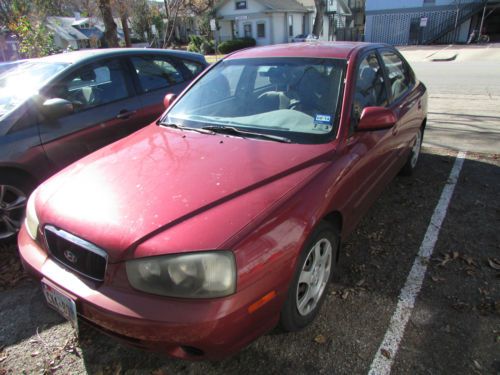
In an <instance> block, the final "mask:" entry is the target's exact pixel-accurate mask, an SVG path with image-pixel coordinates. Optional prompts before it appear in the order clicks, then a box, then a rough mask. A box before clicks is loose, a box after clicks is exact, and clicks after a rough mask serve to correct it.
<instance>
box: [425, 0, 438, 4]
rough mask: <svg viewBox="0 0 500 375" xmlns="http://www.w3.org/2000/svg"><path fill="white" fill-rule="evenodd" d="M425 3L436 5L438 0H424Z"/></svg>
mask: <svg viewBox="0 0 500 375" xmlns="http://www.w3.org/2000/svg"><path fill="white" fill-rule="evenodd" d="M424 5H436V0H424Z"/></svg>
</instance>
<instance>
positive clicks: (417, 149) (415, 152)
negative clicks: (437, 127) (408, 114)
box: [410, 130, 422, 169]
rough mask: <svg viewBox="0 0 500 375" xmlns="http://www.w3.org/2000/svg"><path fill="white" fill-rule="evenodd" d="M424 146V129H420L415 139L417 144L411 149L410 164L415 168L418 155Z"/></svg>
mask: <svg viewBox="0 0 500 375" xmlns="http://www.w3.org/2000/svg"><path fill="white" fill-rule="evenodd" d="M421 147H422V130H419V131H418V133H417V139H415V144H414V145H413V148H412V149H411V159H410V165H411V167H412V169H413V168H415V167H416V165H417V161H418V157H419V155H420V148H421Z"/></svg>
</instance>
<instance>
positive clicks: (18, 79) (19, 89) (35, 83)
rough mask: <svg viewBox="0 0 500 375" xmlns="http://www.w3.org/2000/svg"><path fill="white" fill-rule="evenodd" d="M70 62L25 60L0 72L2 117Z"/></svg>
mask: <svg viewBox="0 0 500 375" xmlns="http://www.w3.org/2000/svg"><path fill="white" fill-rule="evenodd" d="M67 65H68V64H61V63H45V62H39V61H37V62H24V63H21V64H19V66H17V67H16V68H14V69H10V70H8V71H6V72H4V73H2V74H0V119H1V118H2V117H3V116H4V115H5V114H6V113H7V112H9V111H10V110H12V109H14V108H15V107H16V106H17V105H18V104H20V103H21V102H22V101H23V100H24V99H26V98H28V97H30V96H32V95H33V94H36V93H37V91H38V89H39V88H40V87H41V86H42V84H43V83H44V82H45V81H47V80H48V79H49V78H51V77H52V76H54V75H55V74H56V73H57V72H59V71H61V70H62V69H64V67H65V66H67Z"/></svg>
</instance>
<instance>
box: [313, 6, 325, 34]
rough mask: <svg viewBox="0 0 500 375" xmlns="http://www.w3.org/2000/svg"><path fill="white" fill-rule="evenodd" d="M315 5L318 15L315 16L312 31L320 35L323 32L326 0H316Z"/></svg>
mask: <svg viewBox="0 0 500 375" xmlns="http://www.w3.org/2000/svg"><path fill="white" fill-rule="evenodd" d="M314 5H315V6H316V17H314V26H313V30H312V33H313V34H314V35H316V36H320V35H321V34H323V18H324V16H325V10H326V1H325V0H314Z"/></svg>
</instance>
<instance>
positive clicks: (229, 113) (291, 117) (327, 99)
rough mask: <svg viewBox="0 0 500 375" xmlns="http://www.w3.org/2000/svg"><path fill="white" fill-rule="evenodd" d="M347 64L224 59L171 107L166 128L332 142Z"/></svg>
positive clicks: (274, 59)
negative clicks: (220, 129)
mask: <svg viewBox="0 0 500 375" xmlns="http://www.w3.org/2000/svg"><path fill="white" fill-rule="evenodd" d="M344 69H345V61H344V60H334V59H319V58H259V59H240V60H227V61H226V60H224V61H222V62H221V63H219V64H218V65H217V66H215V67H214V68H213V69H212V70H210V71H209V72H208V73H207V74H206V75H205V76H204V77H202V79H201V80H200V81H198V82H197V83H196V84H195V85H194V86H193V87H192V88H191V89H190V90H189V91H188V92H187V93H186V94H185V95H184V96H183V97H182V98H181V99H180V100H179V101H178V102H177V103H176V105H175V106H174V107H172V108H171V109H170V110H169V111H168V113H167V115H166V117H165V118H164V119H162V122H164V123H170V124H178V125H180V126H186V127H199V128H210V127H212V129H213V127H214V126H221V127H232V128H236V129H239V130H245V131H253V132H256V131H258V132H260V133H265V134H273V135H278V136H283V137H287V138H289V139H291V140H292V141H293V142H300V143H318V142H325V141H327V140H329V139H331V138H332V136H333V135H334V133H335V129H336V126H337V123H338V110H337V109H338V107H339V105H340V104H339V103H340V102H341V96H342V93H341V86H342V80H343V79H342V78H343V75H344Z"/></svg>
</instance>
